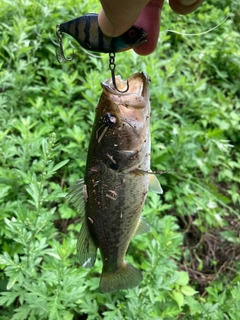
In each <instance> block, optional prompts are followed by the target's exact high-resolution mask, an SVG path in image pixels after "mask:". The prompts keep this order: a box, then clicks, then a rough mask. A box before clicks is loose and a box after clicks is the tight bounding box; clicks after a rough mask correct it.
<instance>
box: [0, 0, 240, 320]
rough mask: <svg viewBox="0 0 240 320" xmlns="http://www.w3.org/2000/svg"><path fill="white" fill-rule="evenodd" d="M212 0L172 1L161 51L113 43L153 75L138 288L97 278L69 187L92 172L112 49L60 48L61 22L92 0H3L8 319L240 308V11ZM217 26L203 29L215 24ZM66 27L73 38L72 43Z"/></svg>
mask: <svg viewBox="0 0 240 320" xmlns="http://www.w3.org/2000/svg"><path fill="white" fill-rule="evenodd" d="M235 5H236V3H235V4H234V3H233V2H232V1H228V0H223V1H218V2H216V1H213V0H212V1H210V0H209V1H206V3H204V4H203V5H202V7H201V8H200V9H198V10H197V11H196V12H195V13H193V14H191V15H188V16H186V17H185V16H184V17H182V16H179V15H176V14H174V13H172V12H171V11H170V9H169V7H168V5H167V4H166V5H165V7H164V12H163V19H162V33H161V37H160V39H159V44H158V48H157V50H156V51H155V52H154V53H153V54H152V55H150V56H148V57H140V56H137V55H136V54H134V53H133V52H131V51H129V52H126V53H120V54H118V55H117V72H118V73H120V74H121V75H122V76H123V77H124V78H127V77H128V76H130V75H131V74H132V73H134V72H137V71H144V72H146V73H147V74H148V75H149V76H150V77H151V79H152V82H151V105H152V125H151V134H152V169H153V170H164V171H165V170H170V169H173V170H174V171H173V172H170V173H168V174H163V175H160V176H159V180H160V182H161V184H162V187H163V189H164V194H163V195H162V196H161V197H159V196H158V195H156V194H151V193H149V197H148V200H147V203H146V206H145V210H144V215H145V216H146V219H147V221H149V223H150V224H151V225H152V232H151V233H148V234H144V235H141V236H139V237H136V238H134V239H133V241H132V243H131V246H130V248H129V251H128V256H127V259H128V261H130V262H132V263H134V265H135V266H136V267H138V268H140V269H141V270H142V271H143V275H144V280H143V282H142V283H141V285H140V286H139V287H138V288H135V289H132V290H129V291H121V292H117V293H113V294H102V293H100V292H99V290H98V283H99V276H100V273H101V260H100V257H99V258H98V261H97V263H96V266H95V267H94V268H92V269H90V270H85V269H83V268H81V267H79V265H78V261H77V258H76V239H77V236H78V232H79V229H80V225H81V217H80V216H79V214H78V213H76V212H75V211H74V210H73V209H72V208H71V207H70V206H69V205H68V203H67V201H66V198H65V195H66V193H67V189H68V187H69V186H70V185H71V184H72V183H73V182H74V181H75V180H76V179H78V178H80V177H82V176H83V175H84V168H85V161H86V155H87V148H88V141H89V137H90V132H91V127H92V123H93V118H94V109H95V106H96V104H97V102H98V99H99V96H100V93H101V86H100V82H101V81H103V80H104V79H106V78H108V77H109V76H110V72H109V70H108V56H107V55H102V59H98V58H95V57H91V56H88V55H87V54H86V53H85V52H83V51H82V50H81V49H80V48H79V46H78V45H77V44H76V43H75V42H74V41H72V45H73V46H75V47H76V49H75V50H74V51H75V59H74V60H73V61H72V62H67V63H63V64H59V63H58V62H57V60H56V57H55V50H56V46H55V44H54V41H56V36H55V26H56V24H58V23H61V22H64V21H67V20H70V19H72V18H75V17H76V16H80V15H82V14H84V13H87V12H98V10H99V3H98V1H96V0H94V1H93V0H88V1H73V0H65V1H63V0H58V1H52V0H38V1H36V0H2V1H1V6H0V34H1V37H0V68H1V69H0V70H1V71H0V236H1V237H0V253H1V255H0V319H1V320H9V319H13V320H18V319H19V320H24V319H31V320H34V319H37V320H42V319H43V320H46V319H50V320H57V319H59V320H60V319H61V320H70V319H75V320H77V319H94V320H95V319H109V320H117V319H126V320H130V319H138V320H142V319H218V320H221V319H239V314H240V261H239V259H240V240H239V233H240V228H239V227H240V223H239V205H240V195H239V190H240V174H239V172H240V171H239V169H240V160H239V159H240V133H239V132H240V102H239V98H240V63H239V61H240V47H239V43H240V34H239V33H240V16H239V7H238V9H237V10H235V11H234V12H231V11H232V10H233V8H234V6H235ZM227 15H229V18H228V19H227V20H226V21H225V22H224V23H222V24H221V25H220V26H218V28H216V29H214V30H213V31H212V32H210V33H207V34H204V35H198V36H184V35H181V34H176V33H170V32H167V30H169V29H171V30H175V31H180V32H182V33H199V32H202V31H206V30H208V29H211V28H213V27H215V26H216V25H217V24H219V23H220V22H221V21H222V20H223V19H224V18H225V17H226V16H227ZM69 40H70V37H68V36H67V35H65V36H64V48H65V50H66V54H67V55H70V54H71V51H72V49H71V47H70V44H69Z"/></svg>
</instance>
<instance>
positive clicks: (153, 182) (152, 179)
mask: <svg viewBox="0 0 240 320" xmlns="http://www.w3.org/2000/svg"><path fill="white" fill-rule="evenodd" d="M148 181H149V190H151V191H153V192H156V193H159V194H162V193H163V189H162V187H161V185H160V182H159V181H158V179H157V177H156V176H155V175H154V174H149V175H148Z"/></svg>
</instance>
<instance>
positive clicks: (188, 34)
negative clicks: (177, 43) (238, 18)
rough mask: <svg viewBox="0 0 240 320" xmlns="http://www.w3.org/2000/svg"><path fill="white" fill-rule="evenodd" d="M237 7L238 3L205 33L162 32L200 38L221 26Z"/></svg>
mask: <svg viewBox="0 0 240 320" xmlns="http://www.w3.org/2000/svg"><path fill="white" fill-rule="evenodd" d="M238 6H239V3H237V4H236V5H235V7H234V8H233V10H232V11H231V12H230V13H229V14H228V15H227V16H226V17H225V18H224V19H223V20H222V21H221V22H220V23H219V24H218V25H216V26H215V27H213V28H211V29H209V30H206V31H203V32H199V33H185V32H180V31H175V30H163V31H162V32H166V33H167V32H172V33H175V34H181V35H183V36H201V35H204V34H207V33H209V32H211V31H213V30H215V29H217V28H218V27H219V26H220V25H221V24H223V23H224V22H225V21H226V20H227V19H228V18H229V17H230V16H231V15H232V13H233V12H234V11H235V10H236V9H237V7H238Z"/></svg>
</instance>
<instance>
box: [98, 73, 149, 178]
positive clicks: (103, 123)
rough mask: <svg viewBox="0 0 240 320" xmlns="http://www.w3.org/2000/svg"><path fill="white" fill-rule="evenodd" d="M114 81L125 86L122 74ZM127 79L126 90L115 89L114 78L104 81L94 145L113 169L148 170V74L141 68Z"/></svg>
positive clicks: (121, 170)
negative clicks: (140, 70)
mask: <svg viewBox="0 0 240 320" xmlns="http://www.w3.org/2000/svg"><path fill="white" fill-rule="evenodd" d="M115 81H116V85H117V88H118V89H119V90H121V91H122V90H124V89H126V81H123V80H122V79H121V77H120V76H116V78H115ZM127 81H128V85H129V88H128V91H127V92H124V93H122V92H119V91H117V90H116V89H115V87H114V85H113V83H112V79H108V80H105V81H104V82H102V88H103V93H102V96H101V98H100V101H99V104H98V106H97V109H96V118H95V124H94V134H93V137H95V139H96V142H97V144H96V143H95V147H97V148H98V150H99V151H98V152H99V153H100V156H101V160H102V161H104V162H105V163H106V165H107V166H110V168H112V169H114V170H118V171H120V172H123V171H124V172H127V171H131V170H135V169H141V170H149V165H150V164H149V162H150V128H149V125H150V103H149V78H148V77H147V76H146V75H145V74H144V73H143V72H139V73H135V74H133V75H132V76H131V77H130V78H129V79H128V80H127Z"/></svg>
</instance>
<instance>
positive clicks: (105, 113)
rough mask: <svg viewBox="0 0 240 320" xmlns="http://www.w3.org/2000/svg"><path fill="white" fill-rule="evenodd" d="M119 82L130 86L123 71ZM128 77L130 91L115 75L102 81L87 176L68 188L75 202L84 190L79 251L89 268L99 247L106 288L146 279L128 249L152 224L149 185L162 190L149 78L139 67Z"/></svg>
mask: <svg viewBox="0 0 240 320" xmlns="http://www.w3.org/2000/svg"><path fill="white" fill-rule="evenodd" d="M116 83H117V86H118V88H119V89H124V87H125V86H126V82H125V81H122V80H121V78H120V77H119V76H117V77H116ZM128 83H129V89H128V91H127V92H126V93H119V92H118V91H116V90H115V89H114V86H113V85H112V79H108V80H106V81H104V82H103V83H102V88H103V92H102V95H101V98H100V100H99V103H98V106H97V108H96V116H95V121H94V125H93V129H92V136H91V140H90V144H89V150H88V157H87V165H86V173H85V178H84V181H83V182H82V181H81V180H79V181H78V182H77V184H76V185H75V186H74V187H73V188H72V191H71V193H70V194H71V199H70V201H71V202H72V203H73V204H74V205H75V206H76V207H78V206H79V205H80V203H81V197H80V194H81V193H83V195H84V210H85V218H84V221H83V225H82V228H81V231H80V236H79V239H78V244H77V252H78V257H79V260H80V264H81V265H82V266H83V267H86V268H88V267H92V266H93V265H94V263H95V260H96V254H97V248H99V249H100V252H101V256H102V261H103V269H102V275H101V280H100V290H101V291H102V292H113V291H118V290H120V289H129V288H133V287H135V286H137V285H138V284H139V283H140V282H141V281H142V274H141V272H140V271H139V270H138V269H136V268H135V267H133V266H132V265H131V264H129V263H127V262H126V261H125V254H126V251H127V249H128V246H129V243H130V240H131V238H132V237H133V236H135V235H138V234H141V233H144V232H147V231H149V230H150V227H149V225H148V224H147V223H146V222H145V221H144V220H143V219H142V218H141V216H140V214H141V212H142V209H143V205H144V203H145V200H146V196H147V192H148V189H149V187H150V188H151V189H153V190H154V191H155V192H157V193H162V189H161V186H160V184H159V181H158V180H157V178H156V176H155V175H154V174H152V173H151V170H150V128H149V125H150V103H149V79H148V77H147V76H146V75H145V74H144V73H136V74H134V75H132V76H131V77H130V78H129V79H128Z"/></svg>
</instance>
